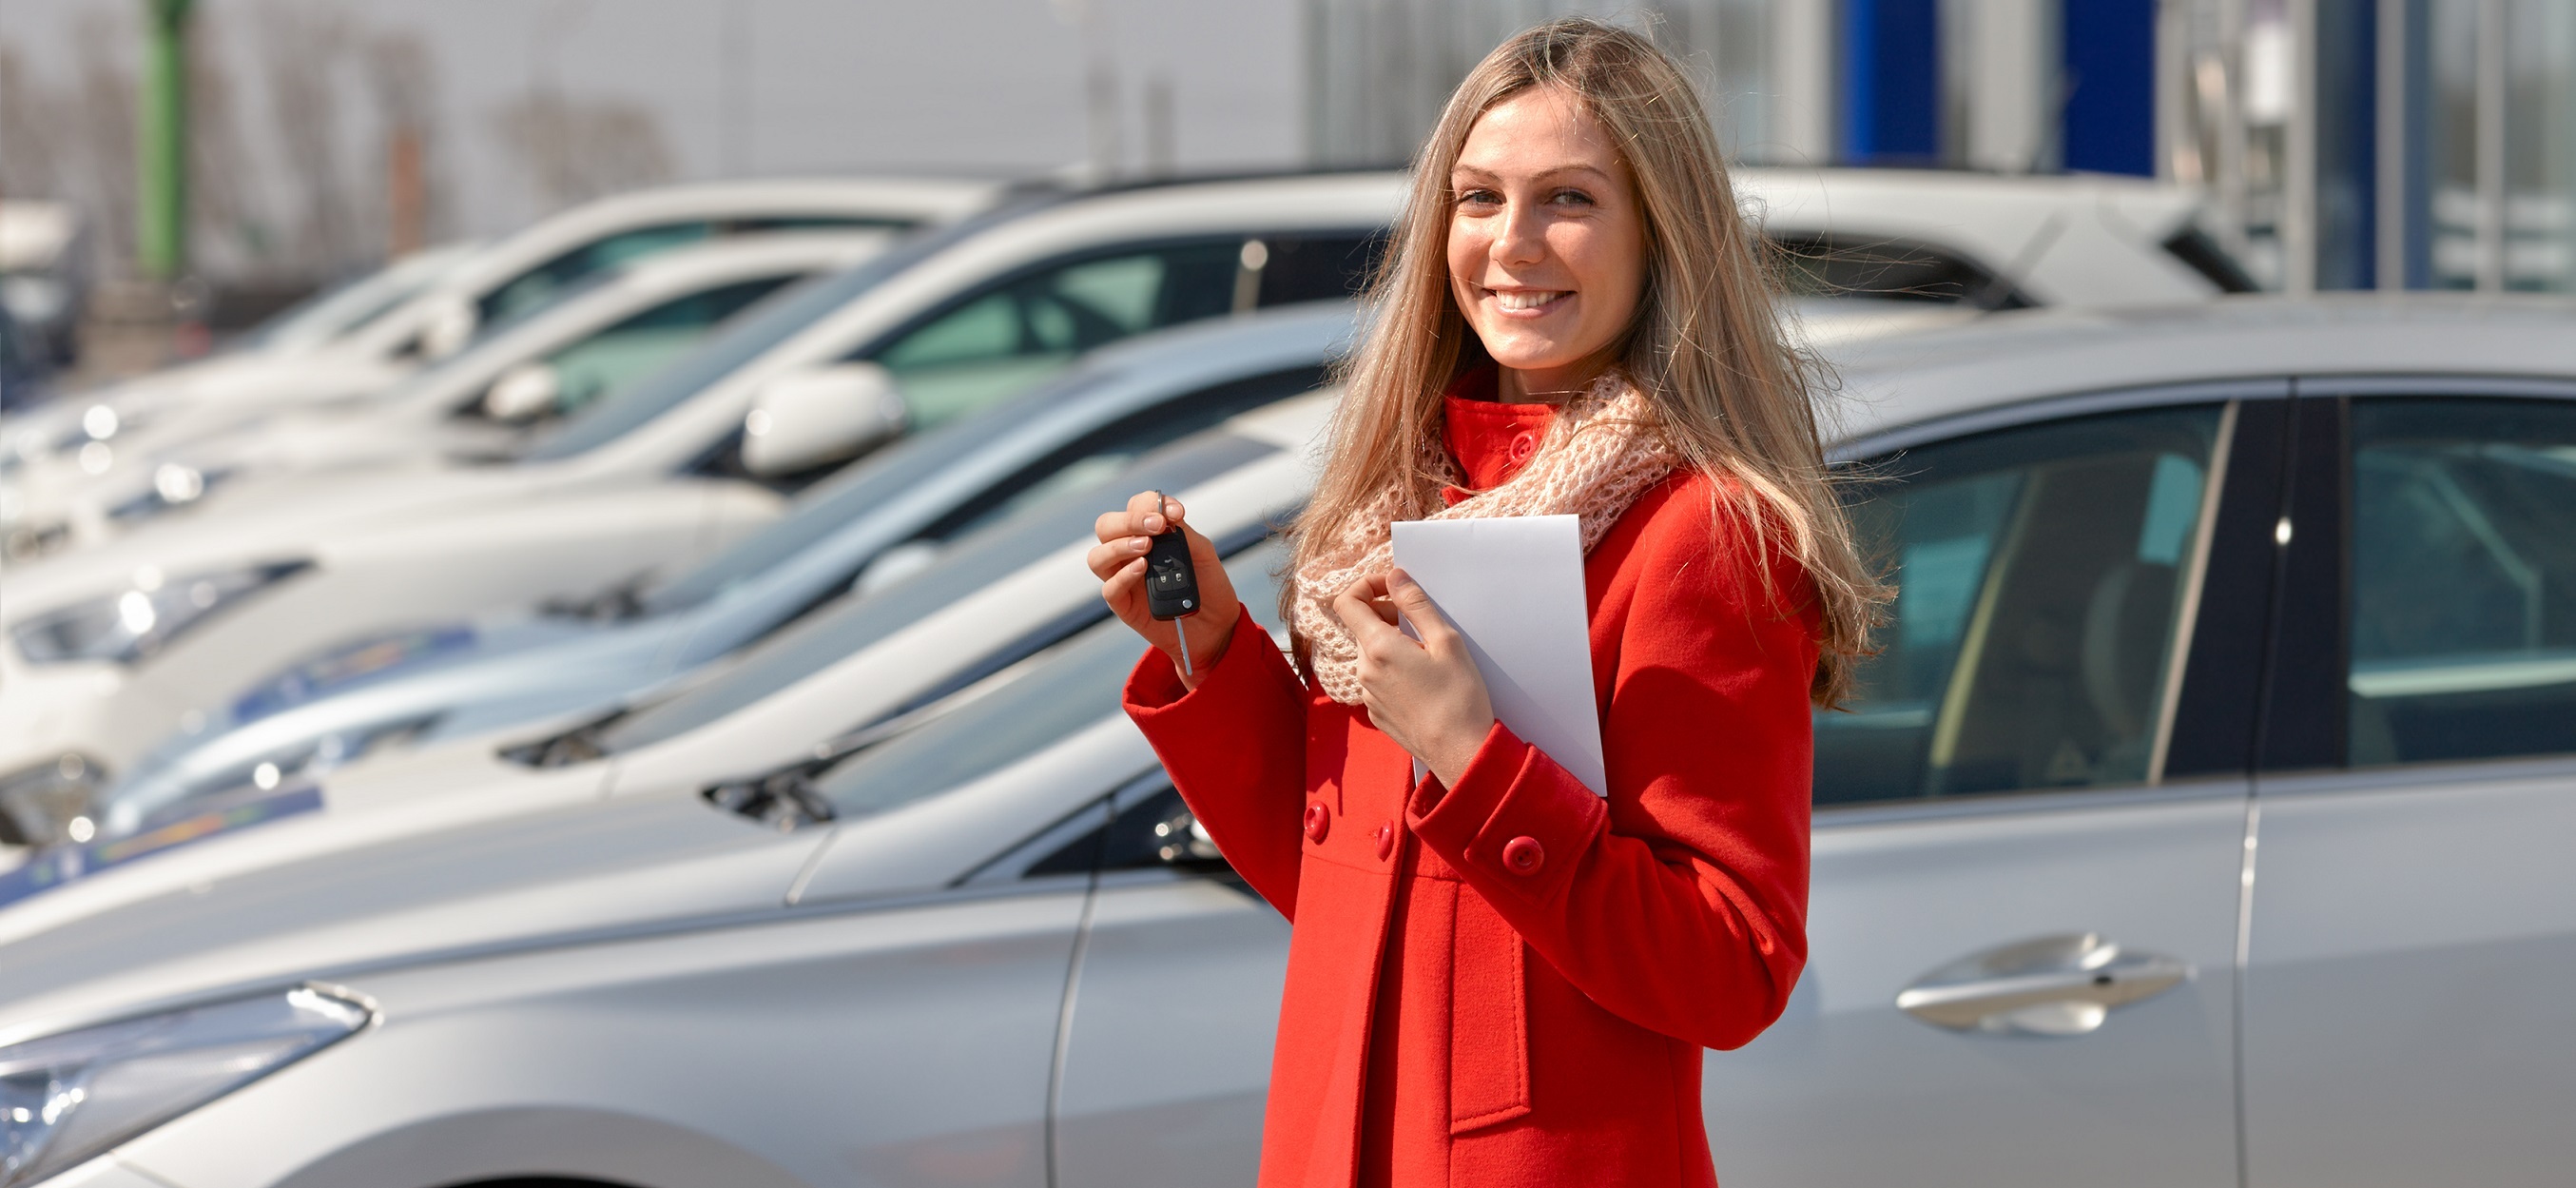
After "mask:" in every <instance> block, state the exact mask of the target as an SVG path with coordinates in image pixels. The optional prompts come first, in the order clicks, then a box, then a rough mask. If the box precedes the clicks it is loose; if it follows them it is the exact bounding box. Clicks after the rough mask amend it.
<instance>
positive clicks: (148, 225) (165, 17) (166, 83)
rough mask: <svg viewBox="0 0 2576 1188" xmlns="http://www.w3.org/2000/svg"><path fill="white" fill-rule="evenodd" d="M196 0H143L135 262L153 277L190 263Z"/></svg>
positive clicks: (173, 274) (171, 274)
mask: <svg viewBox="0 0 2576 1188" xmlns="http://www.w3.org/2000/svg"><path fill="white" fill-rule="evenodd" d="M191 7H193V4H192V0H143V11H144V46H143V96H142V100H143V102H142V106H141V109H140V111H139V114H138V115H137V122H138V123H139V124H140V125H141V126H140V127H138V128H136V129H135V133H136V135H135V144H136V151H137V153H138V154H139V156H140V160H138V161H137V162H136V165H137V170H136V174H135V182H136V184H137V188H138V189H139V190H140V191H141V192H140V193H139V194H138V195H137V201H136V202H135V229H134V231H135V235H134V238H135V244H134V246H135V251H134V256H135V260H136V262H138V263H140V264H141V265H142V266H143V272H144V275H146V276H149V277H151V278H153V279H155V280H165V281H166V280H176V279H178V277H179V275H180V274H181V273H182V272H184V271H185V270H186V269H187V264H188V10H189V9H190V8H191Z"/></svg>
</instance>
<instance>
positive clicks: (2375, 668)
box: [2345, 399, 2576, 765]
mask: <svg viewBox="0 0 2576 1188" xmlns="http://www.w3.org/2000/svg"><path fill="white" fill-rule="evenodd" d="M2352 432H2353V466H2352V547H2351V558H2352V561H2351V565H2352V571H2351V582H2350V589H2351V591H2352V595H2351V597H2352V607H2351V610H2352V616H2351V651H2350V655H2351V658H2352V659H2351V670H2350V673H2349V675H2348V678H2347V679H2348V684H2349V689H2350V701H2349V717H2348V720H2347V729H2346V731H2345V738H2346V740H2347V741H2346V744H2345V745H2346V747H2347V753H2348V754H2347V757H2348V759H2349V761H2350V762H2352V763H2354V764H2358V765H2376V764H2389V763H2414V762H2428V761H2442V760H2460V759H2487V758H2497V757H2502V756H2509V755H2538V754H2551V753H2563V752H2576V404H2566V403H2559V402H2555V401H2515V400H2406V399H2386V400H2370V399H2364V400H2357V401H2355V402H2354V407H2353V425H2352Z"/></svg>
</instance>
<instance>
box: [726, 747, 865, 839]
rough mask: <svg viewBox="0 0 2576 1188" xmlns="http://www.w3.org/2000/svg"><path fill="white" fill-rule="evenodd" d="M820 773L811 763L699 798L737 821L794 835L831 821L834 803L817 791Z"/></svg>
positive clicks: (727, 785)
mask: <svg viewBox="0 0 2576 1188" xmlns="http://www.w3.org/2000/svg"><path fill="white" fill-rule="evenodd" d="M819 770H820V769H819V768H817V767H815V765H814V764H813V763H811V762H807V763H799V764H797V765H795V766H794V767H789V768H786V769H783V770H780V771H774V772H771V773H770V774H768V775H765V776H761V777H759V778H757V779H749V780H735V781H733V782H731V783H725V784H717V785H714V786H713V787H710V788H708V789H707V790H705V791H703V792H700V793H699V794H698V795H700V796H703V797H705V798H706V800H707V803H708V804H712V805H714V806H716V807H717V808H720V809H723V810H724V811H726V812H729V813H732V814H733V815H735V816H737V817H749V818H751V819H752V820H754V821H758V822H760V823H761V824H763V825H767V826H769V827H770V828H772V829H775V830H777V831H779V832H780V833H793V832H795V831H796V830H799V829H803V828H806V827H807V826H811V825H820V824H822V823H824V822H826V821H829V820H831V819H832V816H833V814H832V802H831V801H828V800H825V799H823V794H822V793H820V792H817V791H815V790H814V776H815V774H816V773H817V772H818V771H819Z"/></svg>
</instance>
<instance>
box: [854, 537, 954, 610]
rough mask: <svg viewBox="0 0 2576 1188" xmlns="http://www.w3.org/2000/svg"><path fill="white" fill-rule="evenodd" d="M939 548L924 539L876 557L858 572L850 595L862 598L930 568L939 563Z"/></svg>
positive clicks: (905, 544)
mask: <svg viewBox="0 0 2576 1188" xmlns="http://www.w3.org/2000/svg"><path fill="white" fill-rule="evenodd" d="M939 552H940V550H939V546H938V545H936V544H934V543H932V542H930V541H926V540H907V541H905V542H903V543H902V544H899V545H895V546H893V547H892V548H889V549H887V550H886V551H884V552H882V553H879V554H877V558H876V560H874V561H870V562H868V565H867V568H865V569H862V570H860V571H859V576H858V578H857V580H855V581H852V582H851V583H850V596H851V597H853V598H862V597H865V596H867V595H870V594H874V593H876V592H877V591H879V590H882V589H885V588H886V587H888V586H891V585H893V584H895V583H896V582H899V581H902V580H903V579H905V578H908V577H911V576H912V575H914V574H916V573H919V572H921V571H922V570H925V569H928V568H930V566H931V564H932V563H933V562H935V561H937V560H939Z"/></svg>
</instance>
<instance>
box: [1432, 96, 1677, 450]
mask: <svg viewBox="0 0 2576 1188" xmlns="http://www.w3.org/2000/svg"><path fill="white" fill-rule="evenodd" d="M1449 185H1450V192H1451V193H1452V194H1453V195H1454V196H1455V198H1456V206H1455V207H1454V208H1453V210H1452V213H1451V215H1450V217H1449V290H1450V293H1451V294H1452V296H1453V297H1454V298H1455V299H1456V300H1457V302H1458V309H1459V311H1460V312H1461V313H1463V314H1464V315H1466V318H1467V324H1468V325H1469V326H1472V327H1474V328H1475V331H1476V334H1477V336H1478V337H1480V338H1482V339H1483V340H1484V343H1485V350H1486V352H1487V353H1488V354H1491V355H1492V356H1493V357H1494V361H1495V362H1496V363H1499V364H1501V365H1502V366H1503V369H1504V370H1503V377H1502V378H1503V384H1502V387H1503V391H1502V393H1501V395H1502V397H1503V398H1504V399H1505V400H1514V399H1529V398H1536V399H1550V400H1553V399H1561V398H1562V394H1566V393H1571V392H1573V391H1575V390H1578V389H1580V388H1581V387H1582V386H1583V385H1584V384H1585V383H1587V382H1589V381H1590V380H1591V379H1592V377H1593V376H1594V375H1596V374H1598V373H1599V372H1600V371H1601V369H1602V368H1603V367H1606V366H1608V364H1609V362H1610V359H1611V354H1612V352H1613V350H1614V349H1615V348H1616V347H1617V345H1618V342H1619V339H1620V336H1621V335H1622V334H1623V333H1624V332H1625V331H1626V330H1627V328H1628V323H1629V320H1630V319H1631V318H1632V317H1634V316H1635V314H1636V312H1637V303H1638V301H1639V300H1640V298H1641V296H1642V294H1643V292H1644V287H1645V277H1646V235H1645V218H1644V215H1643V214H1642V213H1641V212H1639V210H1638V209H1637V192H1636V186H1635V184H1634V183H1633V182H1632V181H1631V180H1630V178H1629V176H1628V166H1627V164H1626V163H1625V162H1624V161H1622V160H1621V159H1620V157H1619V154H1618V152H1617V151H1616V150H1614V149H1613V148H1612V147H1611V141H1610V134H1609V133H1608V132H1607V131H1606V130H1604V129H1603V128H1602V127H1601V125H1600V123H1599V122H1598V121H1596V120H1594V119H1593V118H1592V115H1591V113H1589V112H1587V111H1585V110H1584V109H1583V106H1582V105H1581V104H1580V103H1578V102H1576V100H1575V98H1574V96H1573V95H1571V94H1569V93H1567V92H1566V91H1564V90H1563V89H1561V88H1557V87H1533V88H1531V89H1529V90H1526V91H1523V92H1521V93H1520V94H1518V95H1514V96H1512V97H1511V98H1509V99H1506V100H1504V101H1503V102H1501V103H1498V104H1495V105H1494V106H1493V107H1492V108H1490V109H1488V110H1487V111H1486V112H1485V114H1484V115H1483V116H1481V117H1479V118H1478V119H1477V120H1476V124H1475V126H1474V127H1473V128H1471V129H1469V130H1468V133H1467V143H1466V145H1465V147H1463V148H1462V149H1460V150H1459V153H1458V164H1457V166H1456V167H1455V168H1453V169H1451V170H1450V173H1449Z"/></svg>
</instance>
